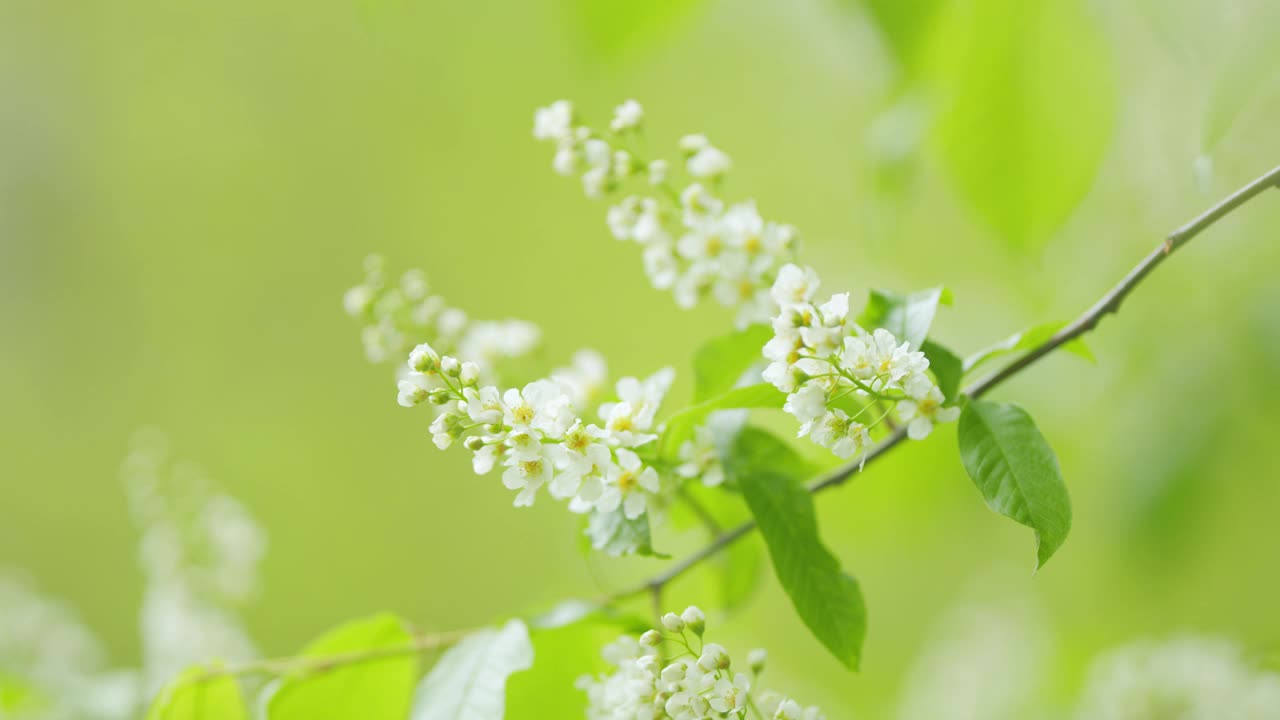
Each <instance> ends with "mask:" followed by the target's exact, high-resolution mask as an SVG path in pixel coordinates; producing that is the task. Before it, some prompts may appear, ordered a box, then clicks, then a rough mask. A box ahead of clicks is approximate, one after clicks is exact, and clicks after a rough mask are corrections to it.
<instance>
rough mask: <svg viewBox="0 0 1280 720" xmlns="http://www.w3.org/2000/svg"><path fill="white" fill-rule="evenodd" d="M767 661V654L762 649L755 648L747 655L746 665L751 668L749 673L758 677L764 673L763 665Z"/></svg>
mask: <svg viewBox="0 0 1280 720" xmlns="http://www.w3.org/2000/svg"><path fill="white" fill-rule="evenodd" d="M768 660H769V653H768V652H766V651H765V649H764V648H756V649H755V650H752V651H751V652H749V653H747V665H748V666H750V667H751V672H752V673H754V674H756V675H759V674H760V673H762V672H764V664H765V663H766V662H768Z"/></svg>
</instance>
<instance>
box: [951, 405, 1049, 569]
mask: <svg viewBox="0 0 1280 720" xmlns="http://www.w3.org/2000/svg"><path fill="white" fill-rule="evenodd" d="M959 438H960V459H961V461H963V463H964V469H965V471H966V472H967V473H969V477H970V478H972V479H973V482H974V484H976V485H977V486H978V489H979V490H980V491H981V492H982V497H983V499H984V500H986V502H987V507H989V508H991V509H992V510H995V511H996V512H998V513H1000V514H1001V515H1004V516H1005V517H1008V518H1010V519H1012V520H1014V521H1015V522H1019V523H1022V524H1023V525H1026V526H1027V527H1029V528H1031V529H1032V530H1035V533H1036V557H1037V563H1036V567H1037V568H1040V567H1044V564H1045V563H1046V562H1048V560H1049V557H1050V556H1052V555H1053V553H1054V551H1056V550H1057V549H1058V547H1060V546H1061V545H1062V542H1063V541H1064V540H1066V539H1067V532H1068V531H1069V530H1070V529H1071V500H1070V498H1068V497H1067V486H1066V485H1065V484H1064V483H1063V482H1062V471H1061V470H1059V469H1058V458H1057V456H1056V455H1054V453H1053V448H1051V447H1049V443H1048V442H1046V441H1045V439H1044V436H1043V435H1041V434H1040V430H1039V429H1037V428H1036V425H1035V423H1034V422H1033V421H1032V420H1031V416H1030V415H1028V414H1027V411H1025V410H1023V409H1022V408H1021V407H1018V406H1017V405H1011V404H998V403H990V402H984V401H981V400H972V401H970V402H969V403H967V404H966V405H965V408H964V412H963V413H961V415H960V432H959Z"/></svg>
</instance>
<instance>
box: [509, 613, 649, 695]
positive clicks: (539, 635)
mask: <svg viewBox="0 0 1280 720" xmlns="http://www.w3.org/2000/svg"><path fill="white" fill-rule="evenodd" d="M652 624H653V621H652V620H647V621H645V622H644V623H643V626H642V627H641V628H639V629H638V630H635V629H633V628H632V627H630V626H624V627H625V630H620V629H619V627H618V626H617V625H613V624H610V623H608V622H604V621H601V622H580V623H576V624H573V625H567V626H564V627H560V628H556V629H554V630H537V629H533V630H532V632H531V633H530V636H531V639H532V641H533V651H534V656H535V657H536V658H537V662H535V663H534V664H533V667H532V668H530V669H528V670H525V671H523V672H518V673H516V674H514V675H512V676H511V678H510V679H509V680H508V681H507V715H506V718H505V720H547V718H585V717H586V716H587V715H586V712H587V696H586V693H582V692H578V691H576V690H574V688H573V684H574V682H575V681H576V680H577V679H578V678H579V677H581V676H582V675H583V674H584V673H586V672H587V671H589V670H590V669H592V668H594V667H596V666H598V665H599V663H600V648H601V647H603V646H604V645H606V644H607V643H609V642H611V641H613V640H617V639H618V635H619V634H620V632H629V633H630V632H634V634H636V635H638V634H640V633H642V632H644V631H645V630H647V629H649V628H650V627H651V626H652Z"/></svg>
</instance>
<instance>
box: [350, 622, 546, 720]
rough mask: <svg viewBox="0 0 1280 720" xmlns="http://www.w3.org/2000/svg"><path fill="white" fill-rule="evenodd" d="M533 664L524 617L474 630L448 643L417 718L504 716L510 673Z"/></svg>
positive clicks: (417, 703) (498, 719) (488, 719)
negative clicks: (474, 631) (499, 627)
mask: <svg viewBox="0 0 1280 720" xmlns="http://www.w3.org/2000/svg"><path fill="white" fill-rule="evenodd" d="M532 666H533V645H532V644H531V643H530V642H529V629H528V628H527V627H525V624H524V623H523V622H521V621H519V620H510V621H508V622H507V624H506V625H504V626H503V628H502V629H501V630H481V631H479V632H476V633H472V634H471V635H468V636H467V637H466V638H464V639H463V640H462V642H460V643H458V644H457V645H454V646H453V647H452V648H449V650H448V651H447V652H446V653H445V654H444V655H443V656H441V658H440V660H439V661H438V662H437V663H436V664H435V667H433V668H431V672H430V673H429V674H428V675H427V676H426V678H424V679H423V680H422V682H421V683H420V684H419V685H418V691H417V693H416V696H415V698H414V701H413V715H412V716H411V717H412V720H502V718H503V715H504V712H505V708H506V700H507V694H506V685H507V678H508V677H510V676H511V675H512V673H517V672H520V671H521V670H528V669H529V668H530V667H532ZM351 717H364V716H363V715H352V716H351Z"/></svg>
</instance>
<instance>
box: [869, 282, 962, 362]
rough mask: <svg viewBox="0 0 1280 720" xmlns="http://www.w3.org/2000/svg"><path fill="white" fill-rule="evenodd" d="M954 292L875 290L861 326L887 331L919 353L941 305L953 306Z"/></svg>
mask: <svg viewBox="0 0 1280 720" xmlns="http://www.w3.org/2000/svg"><path fill="white" fill-rule="evenodd" d="M951 300H952V298H951V292H950V291H949V290H947V289H946V288H944V287H935V288H929V289H928V290H918V291H916V292H913V293H910V294H908V295H899V294H898V293H895V292H892V291H890V290H872V291H871V297H870V298H868V300H867V307H866V308H865V309H864V310H863V311H862V315H860V316H859V317H858V324H859V325H861V326H862V327H864V328H866V329H867V330H869V331H870V330H874V329H875V328H884V329H885V330H888V331H889V332H891V333H893V335H894V337H896V338H898V340H899V341H904V340H905V341H906V342H909V343H911V347H912V349H915V350H918V349H920V346H921V345H922V344H923V343H924V339H925V338H926V337H928V335H929V327H930V326H931V325H933V316H934V315H936V314H937V312H938V305H950V304H951Z"/></svg>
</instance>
